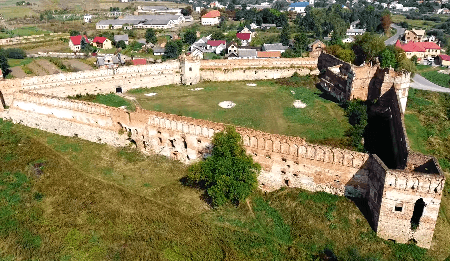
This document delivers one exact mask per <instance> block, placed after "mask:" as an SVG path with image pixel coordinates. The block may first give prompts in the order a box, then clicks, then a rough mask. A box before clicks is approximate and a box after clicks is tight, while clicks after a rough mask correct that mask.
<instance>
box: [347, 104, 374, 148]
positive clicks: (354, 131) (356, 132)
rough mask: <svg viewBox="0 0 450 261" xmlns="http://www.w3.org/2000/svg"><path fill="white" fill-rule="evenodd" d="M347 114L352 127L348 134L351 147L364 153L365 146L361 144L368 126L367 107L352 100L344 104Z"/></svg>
mask: <svg viewBox="0 0 450 261" xmlns="http://www.w3.org/2000/svg"><path fill="white" fill-rule="evenodd" d="M343 106H344V108H345V114H346V115H347V117H348V121H349V123H350V124H351V125H352V127H351V128H350V129H349V130H348V131H347V132H346V135H347V136H348V137H349V138H350V143H351V146H352V147H354V148H356V149H357V150H358V151H364V144H363V143H362V142H361V141H362V139H363V137H364V131H365V128H366V126H367V120H368V115H367V106H366V104H365V103H364V102H363V101H361V100H358V99H356V100H351V101H348V102H346V103H344V105H343Z"/></svg>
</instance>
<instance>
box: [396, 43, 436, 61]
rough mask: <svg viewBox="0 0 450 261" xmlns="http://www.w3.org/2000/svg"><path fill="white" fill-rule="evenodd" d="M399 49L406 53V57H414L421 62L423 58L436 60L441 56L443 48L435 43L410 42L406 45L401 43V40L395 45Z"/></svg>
mask: <svg viewBox="0 0 450 261" xmlns="http://www.w3.org/2000/svg"><path fill="white" fill-rule="evenodd" d="M395 47H398V48H400V49H402V50H403V51H405V53H406V57H407V58H408V59H411V57H413V56H414V55H415V56H417V58H419V60H421V59H422V58H426V59H430V58H435V57H436V56H439V55H440V54H441V47H439V45H437V44H436V43H434V42H412V41H411V42H408V43H406V44H402V43H400V41H399V40H397V42H396V43H395Z"/></svg>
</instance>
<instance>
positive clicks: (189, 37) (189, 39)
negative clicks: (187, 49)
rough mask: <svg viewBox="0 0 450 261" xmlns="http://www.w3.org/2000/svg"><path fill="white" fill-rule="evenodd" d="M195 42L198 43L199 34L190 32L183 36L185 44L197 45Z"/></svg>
mask: <svg viewBox="0 0 450 261" xmlns="http://www.w3.org/2000/svg"><path fill="white" fill-rule="evenodd" d="M195 41H197V34H196V33H195V32H194V31H192V30H189V31H187V32H186V33H184V35H183V42H184V43H187V44H189V45H191V44H193V43H195Z"/></svg>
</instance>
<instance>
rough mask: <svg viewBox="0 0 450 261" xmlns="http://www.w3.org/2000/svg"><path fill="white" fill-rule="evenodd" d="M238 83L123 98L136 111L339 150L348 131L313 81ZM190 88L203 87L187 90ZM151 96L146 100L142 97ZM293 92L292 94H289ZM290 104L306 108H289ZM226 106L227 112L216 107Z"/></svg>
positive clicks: (142, 92)
mask: <svg viewBox="0 0 450 261" xmlns="http://www.w3.org/2000/svg"><path fill="white" fill-rule="evenodd" d="M247 83H249V82H245V81H239V82H201V83H198V84H196V85H195V86H181V85H170V86H162V87H155V88H151V89H135V90H131V91H129V92H128V93H127V95H132V96H134V97H136V99H137V101H138V103H139V104H140V106H141V107H143V108H144V109H148V110H155V111H162V112H166V113H171V114H177V115H183V116H188V117H193V118H197V119H205V120H210V121H214V122H223V123H228V124H234V125H239V126H244V127H249V128H254V129H258V130H262V131H265V132H269V133H277V134H285V135H292V136H300V137H304V138H306V139H307V140H308V141H310V142H318V143H326V144H335V145H336V144H337V145H339V146H344V145H343V144H345V143H346V139H345V137H344V133H345V131H346V130H347V129H349V128H350V125H349V123H348V118H347V117H346V116H345V115H344V110H343V109H342V108H341V107H339V105H338V104H336V103H334V102H331V101H329V100H326V99H324V98H322V97H321V95H322V92H321V91H320V90H318V89H317V88H316V87H315V83H316V78H314V77H311V78H310V77H293V78H289V79H282V80H270V81H256V82H255V83H256V84H257V86H254V87H250V86H247ZM191 88H204V89H203V90H199V91H191V90H189V89H191ZM153 92H154V93H157V95H156V96H153V97H148V96H145V94H146V93H153ZM293 93H295V94H293ZM294 100H301V101H302V102H304V103H306V104H307V106H306V108H303V109H296V108H294V107H293V105H292V104H293V102H294ZM222 101H232V102H234V103H236V106H235V107H233V108H231V109H223V108H221V107H219V105H218V104H219V103H220V102H222Z"/></svg>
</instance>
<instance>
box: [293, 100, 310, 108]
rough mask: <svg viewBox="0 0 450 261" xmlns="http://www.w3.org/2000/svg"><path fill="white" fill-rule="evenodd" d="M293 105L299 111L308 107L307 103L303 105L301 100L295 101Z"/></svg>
mask: <svg viewBox="0 0 450 261" xmlns="http://www.w3.org/2000/svg"><path fill="white" fill-rule="evenodd" d="M293 105H294V107H295V108H298V109H302V108H305V107H306V106H307V105H306V103H303V102H302V101H301V100H295V101H294V104H293Z"/></svg>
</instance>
